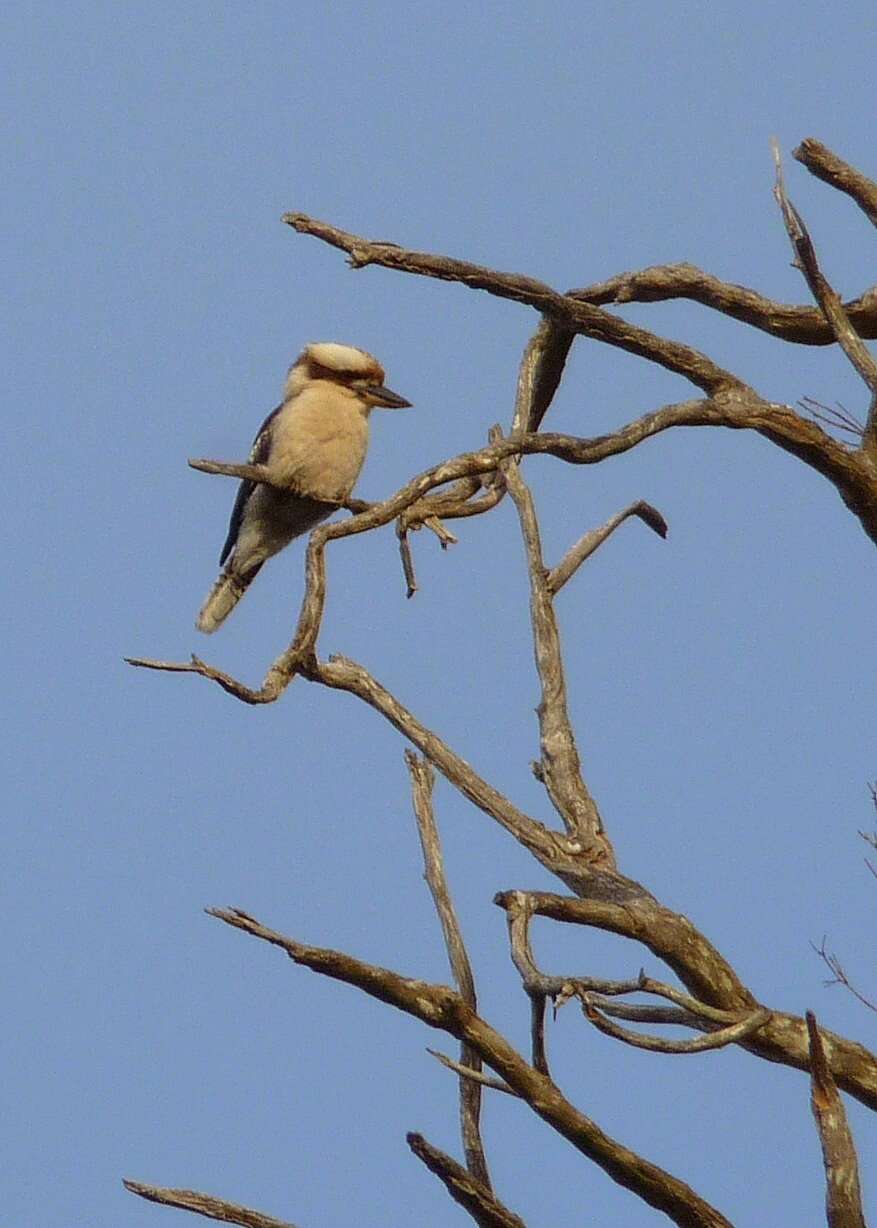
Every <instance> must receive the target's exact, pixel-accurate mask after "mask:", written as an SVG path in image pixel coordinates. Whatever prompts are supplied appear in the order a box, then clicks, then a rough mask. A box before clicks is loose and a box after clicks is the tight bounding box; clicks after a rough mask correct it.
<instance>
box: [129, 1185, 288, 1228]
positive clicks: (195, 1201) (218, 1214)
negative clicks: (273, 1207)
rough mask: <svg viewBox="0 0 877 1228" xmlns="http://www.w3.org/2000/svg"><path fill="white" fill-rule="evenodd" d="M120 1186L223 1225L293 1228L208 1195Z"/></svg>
mask: <svg viewBox="0 0 877 1228" xmlns="http://www.w3.org/2000/svg"><path fill="white" fill-rule="evenodd" d="M122 1184H123V1185H124V1187H125V1189H126V1190H130V1191H131V1193H132V1194H137V1195H138V1196H139V1197H140V1198H145V1199H146V1200H147V1201H148V1202H158V1203H161V1204H162V1205H163V1206H165V1207H178V1208H179V1209H180V1210H181V1211H194V1212H196V1213H197V1214H198V1215H204V1216H206V1217H207V1219H216V1220H219V1221H220V1222H221V1223H223V1224H241V1225H243V1228H295V1225H294V1224H291V1223H289V1221H288V1220H285V1219H275V1218H274V1216H273V1215H265V1214H263V1212H261V1211H254V1210H252V1208H251V1207H242V1206H239V1204H238V1203H236V1202H226V1201H225V1200H224V1199H222V1198H214V1197H213V1195H212V1194H201V1193H199V1192H198V1190H171V1189H165V1188H164V1187H163V1186H160V1185H144V1184H143V1183H142V1182H141V1181H123V1182H122Z"/></svg>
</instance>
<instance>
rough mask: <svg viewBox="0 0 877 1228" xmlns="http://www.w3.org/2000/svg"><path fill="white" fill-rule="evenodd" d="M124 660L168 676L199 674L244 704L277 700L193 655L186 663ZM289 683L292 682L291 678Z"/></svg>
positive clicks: (272, 695)
mask: <svg viewBox="0 0 877 1228" xmlns="http://www.w3.org/2000/svg"><path fill="white" fill-rule="evenodd" d="M124 660H125V661H126V663H127V664H128V665H134V666H137V667H139V668H140V669H155V670H160V671H164V672H165V673H170V674H199V675H200V676H201V677H202V678H209V679H210V681H211V682H216V683H218V684H219V685H220V686H221V687H222V689H223V690H224V691H227V692H228V694H229V695H233V696H234V697H235V699H239V700H240V701H241V702H242V703H245V704H270V703H272V702H273V701H274V700H275V699H276V698H277V695H276V694H273V693H270V692H268V691H266V690H265V688H264V687H263V688H262V689H261V690H259V691H254V690H253V689H252V687H248V686H246V685H245V684H244V683H243V682H238V680H237V678H232V676H231V674H226V673H224V672H223V671H222V670H221V669H216V667H215V666H213V665H208V664H207V662H206V661H202V660H201V659H200V657H196V656H195V654H194V653H193V654H192V658H191V660H190V661H189V662H188V663H185V662H179V661H156V660H153V659H152V658H151V657H125V658H124ZM290 681H292V679H291V678H290Z"/></svg>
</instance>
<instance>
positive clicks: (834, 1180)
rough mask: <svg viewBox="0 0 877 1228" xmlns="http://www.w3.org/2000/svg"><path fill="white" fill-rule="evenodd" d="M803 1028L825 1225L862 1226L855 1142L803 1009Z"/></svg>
mask: <svg viewBox="0 0 877 1228" xmlns="http://www.w3.org/2000/svg"><path fill="white" fill-rule="evenodd" d="M807 1032H808V1036H809V1040H810V1071H811V1074H810V1104H811V1107H812V1109H813V1117H814V1119H815V1121H816V1128H817V1130H818V1131H819V1141H820V1142H821V1144H822V1162H823V1164H824V1165H825V1185H826V1189H825V1209H826V1215H827V1219H828V1225H829V1228H865V1217H864V1215H863V1214H862V1191H861V1188H860V1186H859V1161H858V1158H857V1156H856V1145H855V1143H854V1142H853V1136H852V1134H851V1132H850V1127H849V1124H848V1122H847V1115H846V1112H845V1111H844V1106H843V1101H842V1100H841V1098H840V1096H839V1095H838V1091H837V1087H836V1085H835V1082H834V1079H833V1078H832V1076H831V1070H830V1068H829V1064H828V1062H827V1061H826V1057H825V1049H824V1046H823V1044H822V1038H821V1036H820V1034H819V1028H818V1026H817V1023H816V1016H815V1015H814V1014H813V1012H812V1011H808V1012H807Z"/></svg>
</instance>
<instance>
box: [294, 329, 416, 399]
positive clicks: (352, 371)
mask: <svg viewBox="0 0 877 1228" xmlns="http://www.w3.org/2000/svg"><path fill="white" fill-rule="evenodd" d="M317 380H327V381H328V382H330V383H334V384H338V385H340V386H341V387H343V388H349V389H350V391H351V392H352V393H354V395H355V396H356V397H357V398H358V399H359V400H360V401H362V402H363V403H364V404H365V405H366V406H367V407H368V408H369V409H373V408H374V407H375V406H382V407H383V408H384V409H406V408H407V407H408V406H410V404H411V402H410V401H406V400H405V398H404V397H400V396H399V394H398V393H397V392H392V391H391V390H390V389H389V388H387V387H385V385H384V368H383V367H382V366H381V364H380V363H379V362H378V360H377V359H376V358H373V357H372V355H371V354H367V353H366V351H365V350H360V349H357V347H356V346H353V345H341V344H339V343H338V342H337V341H315V342H313V343H312V344H311V345H308V346H305V348H304V350H303V351H302V352H301V354H300V355H299V356H298V358H297V359H296V360H295V362H294V363H293V365H292V366H291V367H290V368H289V374H288V375H287V377H286V387H285V389H284V395H285V397H286V399H287V400H289V399H290V398H292V397H295V396H298V395H299V393H300V392H302V391H304V389H305V388H306V387H307V386H308V384H311V383H314V382H316V381H317Z"/></svg>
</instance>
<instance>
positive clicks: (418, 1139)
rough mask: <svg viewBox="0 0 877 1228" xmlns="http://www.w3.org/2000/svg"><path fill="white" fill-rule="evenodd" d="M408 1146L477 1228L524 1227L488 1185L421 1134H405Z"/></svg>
mask: <svg viewBox="0 0 877 1228" xmlns="http://www.w3.org/2000/svg"><path fill="white" fill-rule="evenodd" d="M406 1141H407V1143H408V1146H409V1147H410V1148H411V1150H412V1151H413V1152H414V1154H415V1155H416V1156H417V1158H418V1160H422V1161H423V1163H424V1164H425V1165H426V1167H427V1168H428V1169H429V1171H430V1172H431V1173H435V1175H436V1176H437V1177H438V1178H439V1179H440V1180H441V1181H443V1182H444V1185H445V1188H446V1189H447V1191H448V1193H449V1194H450V1196H451V1197H452V1198H453V1200H454V1202H458V1203H459V1204H460V1206H461V1207H465V1209H466V1210H467V1211H468V1212H469V1214H470V1215H471V1216H472V1218H473V1219H474V1221H475V1223H476V1224H478V1225H479V1228H526V1225H525V1223H524V1221H523V1220H522V1219H521V1218H520V1217H519V1216H517V1215H515V1214H514V1213H513V1212H512V1211H509V1209H508V1208H507V1207H504V1206H503V1204H502V1203H501V1202H500V1201H499V1200H498V1199H497V1198H496V1196H495V1195H494V1194H493V1193H492V1191H491V1190H490V1188H489V1186H485V1185H483V1184H482V1183H481V1182H480V1181H479V1180H478V1179H477V1178H476V1177H474V1176H473V1175H472V1174H471V1173H470V1172H467V1171H466V1169H465V1168H463V1167H462V1165H460V1164H458V1163H457V1161H456V1160H452V1159H451V1157H450V1156H449V1155H445V1153H444V1152H443V1151H439V1149H438V1148H437V1147H433V1145H432V1143H428V1142H427V1141H426V1139H425V1138H424V1137H423V1135H422V1134H413V1133H412V1134H408V1135H407V1136H406Z"/></svg>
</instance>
